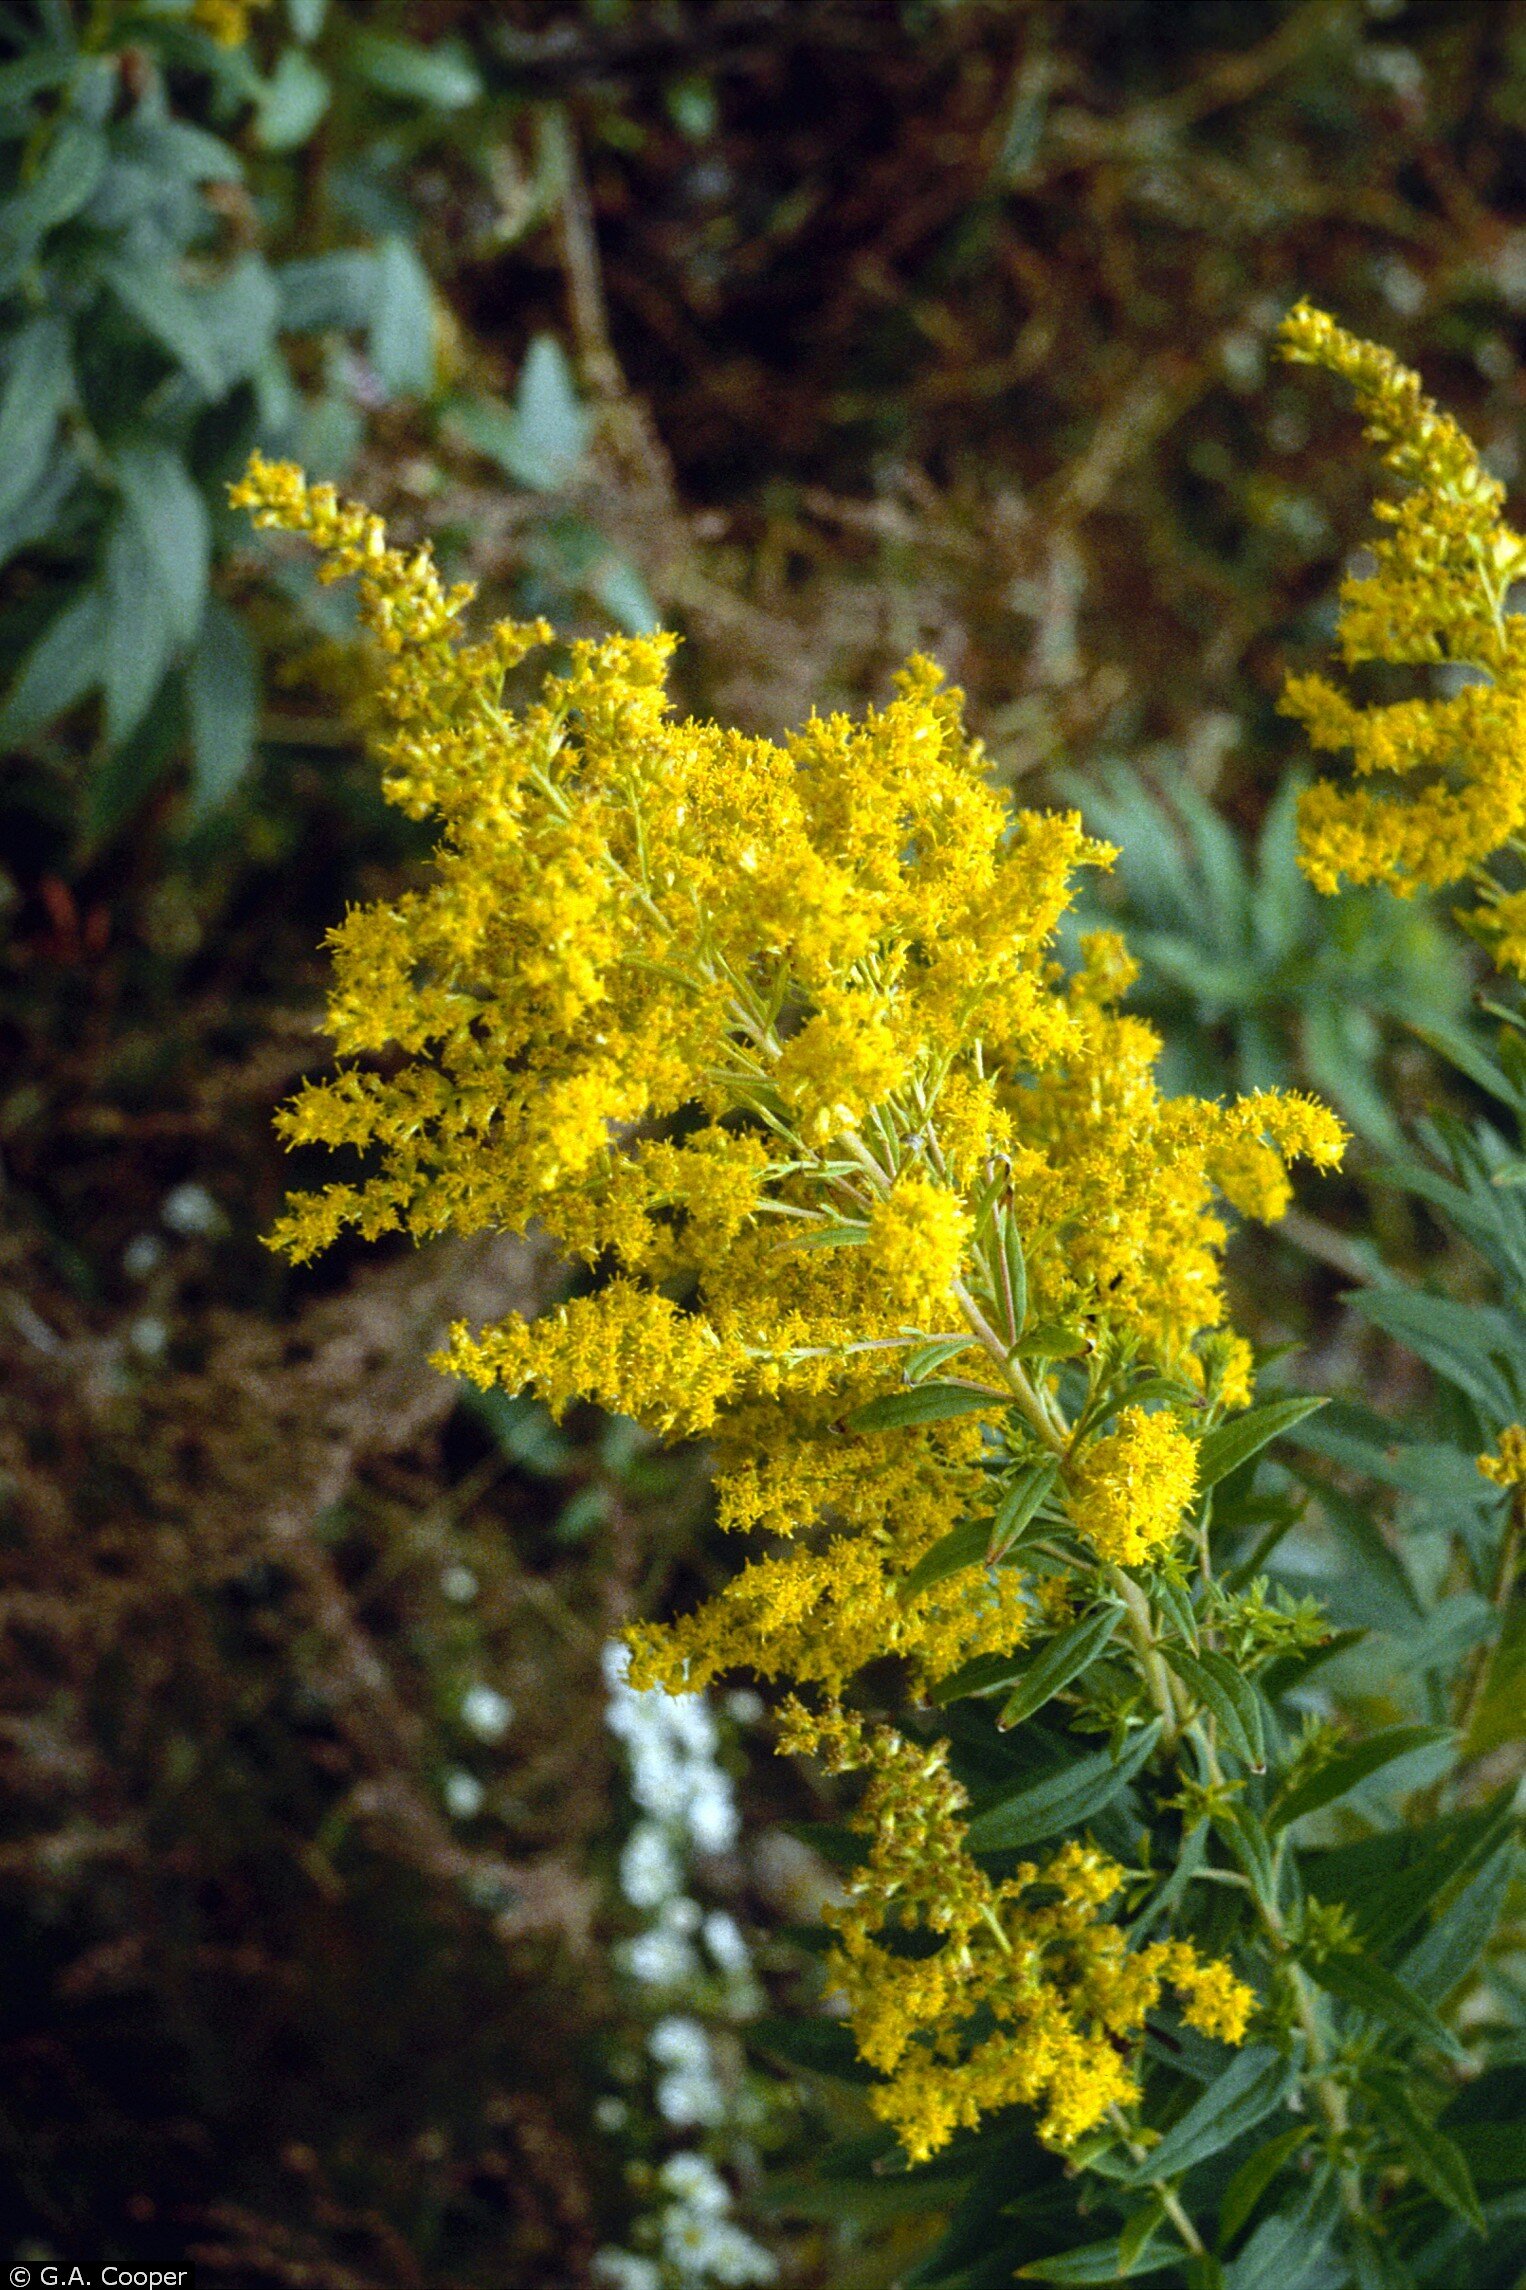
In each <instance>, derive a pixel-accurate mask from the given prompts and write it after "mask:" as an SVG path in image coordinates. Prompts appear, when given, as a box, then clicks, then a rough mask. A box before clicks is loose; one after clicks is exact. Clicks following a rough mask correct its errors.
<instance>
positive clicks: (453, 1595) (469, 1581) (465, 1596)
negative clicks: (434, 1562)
mask: <svg viewBox="0 0 1526 2290" xmlns="http://www.w3.org/2000/svg"><path fill="white" fill-rule="evenodd" d="M477 1587H478V1586H477V1577H476V1576H475V1575H474V1574H473V1572H472V1570H471V1568H470V1567H469V1566H461V1565H459V1564H457V1565H454V1566H447V1567H444V1568H442V1570H441V1573H440V1588H441V1590H442V1591H443V1592H444V1594H445V1596H446V1597H447V1598H448V1599H449V1600H450V1602H451V1604H452V1605H453V1606H470V1604H471V1602H472V1600H473V1599H474V1598H475V1597H476V1595H477Z"/></svg>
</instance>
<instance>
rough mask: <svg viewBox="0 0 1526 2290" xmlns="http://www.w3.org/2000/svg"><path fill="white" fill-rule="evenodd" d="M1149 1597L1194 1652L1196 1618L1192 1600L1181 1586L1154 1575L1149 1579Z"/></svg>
mask: <svg viewBox="0 0 1526 2290" xmlns="http://www.w3.org/2000/svg"><path fill="white" fill-rule="evenodd" d="M1149 1595H1150V1597H1151V1599H1152V1600H1153V1601H1154V1603H1155V1606H1156V1607H1157V1609H1158V1610H1159V1611H1160V1612H1161V1613H1162V1614H1164V1615H1165V1616H1166V1618H1167V1620H1168V1621H1169V1622H1170V1624H1171V1627H1172V1628H1173V1629H1174V1630H1175V1631H1176V1633H1177V1635H1178V1637H1180V1638H1182V1639H1184V1640H1185V1641H1186V1643H1187V1644H1188V1645H1189V1646H1190V1647H1191V1648H1192V1649H1193V1650H1194V1652H1195V1651H1196V1649H1197V1616H1196V1614H1195V1613H1194V1612H1193V1608H1192V1600H1191V1598H1190V1597H1189V1595H1188V1593H1187V1591H1186V1590H1185V1589H1184V1587H1183V1586H1182V1584H1181V1583H1179V1582H1173V1581H1172V1580H1171V1577H1170V1576H1169V1575H1167V1574H1155V1575H1152V1576H1151V1577H1150V1582H1149Z"/></svg>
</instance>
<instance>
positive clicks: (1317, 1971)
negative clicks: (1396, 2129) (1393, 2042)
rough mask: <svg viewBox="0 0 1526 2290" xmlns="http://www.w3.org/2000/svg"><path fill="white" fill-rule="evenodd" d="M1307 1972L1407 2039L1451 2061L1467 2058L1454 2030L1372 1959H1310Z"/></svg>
mask: <svg viewBox="0 0 1526 2290" xmlns="http://www.w3.org/2000/svg"><path fill="white" fill-rule="evenodd" d="M1307 1969H1308V1971H1309V1973H1310V1975H1311V1976H1312V1977H1313V1978H1314V1979H1316V1980H1317V1981H1318V1982H1319V1985H1320V1986H1321V1987H1322V1988H1323V1989H1325V1990H1326V1991H1327V1993H1328V1994H1330V1995H1332V1996H1338V1997H1339V1998H1340V2000H1341V2002H1342V2003H1343V2004H1351V2005H1354V2006H1355V2008H1356V2009H1357V2010H1358V2011H1360V2012H1369V2013H1370V2014H1371V2015H1372V2017H1373V2018H1374V2019H1376V2020H1382V2021H1384V2022H1385V2023H1386V2025H1387V2026H1389V2027H1391V2028H1397V2029H1398V2030H1399V2031H1400V2033H1401V2034H1403V2035H1407V2036H1413V2037H1414V2038H1416V2040H1417V2041H1419V2042H1421V2043H1428V2044H1433V2045H1434V2046H1435V2048H1436V2049H1437V2050H1438V2051H1443V2052H1445V2053H1446V2054H1447V2057H1448V2058H1449V2059H1465V2058H1466V2057H1467V2054H1466V2053H1465V2052H1464V2050H1463V2047H1462V2045H1461V2044H1460V2043H1459V2042H1458V2041H1457V2038H1456V2037H1455V2036H1454V2035H1453V2033H1452V2031H1451V2029H1450V2028H1449V2027H1447V2026H1446V2024H1445V2022H1444V2021H1442V2020H1440V2019H1438V2018H1437V2016H1436V2014H1435V2013H1434V2012H1433V2011H1432V2009H1431V2007H1430V2005H1429V2004H1428V2003H1426V2001H1425V1999H1424V1998H1423V1997H1422V1996H1421V1995H1419V1994H1418V1993H1417V1991H1416V1990H1415V1989H1414V1988H1412V1987H1410V1986H1409V1985H1408V1984H1407V1983H1406V1982H1405V1981H1403V1980H1401V1979H1398V1978H1396V1977H1395V1975H1394V1974H1393V1973H1392V1972H1389V1971H1386V1970H1385V1969H1384V1967H1383V1966H1382V1965H1381V1964H1377V1963H1374V1962H1373V1960H1372V1958H1371V1957H1370V1956H1326V1957H1323V1958H1321V1959H1319V1960H1318V1961H1314V1960H1312V1959H1310V1960H1309V1961H1308V1964H1307Z"/></svg>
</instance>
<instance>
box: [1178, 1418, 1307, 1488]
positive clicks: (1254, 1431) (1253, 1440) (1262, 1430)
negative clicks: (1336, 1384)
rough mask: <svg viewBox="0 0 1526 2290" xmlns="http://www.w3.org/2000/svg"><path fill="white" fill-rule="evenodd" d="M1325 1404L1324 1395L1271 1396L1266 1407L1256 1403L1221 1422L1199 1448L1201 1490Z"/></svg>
mask: <svg viewBox="0 0 1526 2290" xmlns="http://www.w3.org/2000/svg"><path fill="white" fill-rule="evenodd" d="M1324 1404H1325V1403H1324V1401H1323V1400H1322V1399H1274V1400H1268V1401H1267V1403H1266V1405H1265V1406H1264V1407H1253V1408H1251V1409H1250V1411H1249V1412H1248V1413H1247V1414H1245V1415H1237V1416H1236V1417H1235V1419H1234V1421H1233V1422H1232V1423H1221V1424H1220V1425H1219V1426H1218V1428H1217V1430H1215V1431H1209V1432H1205V1433H1204V1435H1203V1438H1202V1440H1201V1441H1200V1442H1199V1445H1198V1452H1197V1483H1198V1492H1199V1493H1200V1494H1204V1495H1206V1494H1207V1492H1208V1490H1209V1488H1210V1487H1216V1486H1217V1485H1218V1483H1219V1481H1220V1480H1221V1479H1227V1478H1228V1477H1229V1474H1230V1472H1231V1471H1238V1470H1239V1468H1240V1466H1241V1464H1242V1463H1248V1462H1249V1461H1250V1459H1251V1457H1252V1456H1253V1455H1259V1454H1260V1452H1261V1450H1262V1448H1263V1447H1265V1446H1267V1445H1268V1444H1269V1442H1270V1441H1272V1440H1274V1439H1278V1438H1280V1437H1281V1436H1282V1434H1283V1432H1285V1431H1291V1430H1292V1428H1293V1426H1294V1424H1295V1423H1302V1421H1303V1419H1304V1417H1305V1416H1306V1415H1312V1414H1313V1413H1314V1411H1315V1409H1316V1408H1319V1407H1323V1406H1324Z"/></svg>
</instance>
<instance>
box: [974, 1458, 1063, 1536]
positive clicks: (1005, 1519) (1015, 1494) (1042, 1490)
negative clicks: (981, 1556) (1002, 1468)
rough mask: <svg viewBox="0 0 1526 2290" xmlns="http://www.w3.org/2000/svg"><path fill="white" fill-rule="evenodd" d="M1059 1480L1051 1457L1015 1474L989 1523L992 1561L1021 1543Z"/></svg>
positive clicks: (1055, 1464) (1054, 1460)
mask: <svg viewBox="0 0 1526 2290" xmlns="http://www.w3.org/2000/svg"><path fill="white" fill-rule="evenodd" d="M1059 1476H1060V1465H1059V1459H1058V1457H1056V1456H1050V1457H1049V1458H1048V1459H1047V1460H1046V1461H1044V1462H1043V1463H1030V1464H1029V1465H1028V1468H1027V1470H1026V1471H1020V1472H1019V1473H1018V1475H1017V1477H1016V1478H1015V1479H1014V1480H1013V1482H1012V1484H1011V1486H1010V1487H1008V1489H1007V1490H1006V1493H1005V1494H1004V1495H1003V1496H1002V1499H1001V1501H1000V1502H999V1503H998V1504H997V1506H996V1516H995V1518H994V1519H993V1520H992V1521H991V1537H990V1549H989V1553H988V1555H989V1556H990V1557H991V1558H992V1559H993V1560H994V1559H1000V1558H1004V1557H1005V1556H1006V1554H1007V1552H1008V1551H1010V1550H1012V1549H1013V1548H1014V1547H1015V1546H1016V1545H1017V1544H1018V1543H1019V1542H1021V1540H1022V1538H1023V1536H1024V1534H1025V1533H1026V1532H1027V1530H1028V1528H1029V1527H1030V1526H1031V1525H1032V1523H1033V1521H1034V1520H1035V1519H1036V1518H1037V1517H1038V1514H1039V1512H1040V1510H1041V1509H1042V1508H1043V1506H1044V1504H1045V1503H1046V1502H1047V1501H1048V1499H1049V1497H1050V1495H1051V1494H1052V1493H1053V1492H1054V1483H1055V1481H1056V1480H1057V1479H1058V1477H1059Z"/></svg>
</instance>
